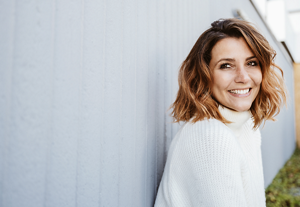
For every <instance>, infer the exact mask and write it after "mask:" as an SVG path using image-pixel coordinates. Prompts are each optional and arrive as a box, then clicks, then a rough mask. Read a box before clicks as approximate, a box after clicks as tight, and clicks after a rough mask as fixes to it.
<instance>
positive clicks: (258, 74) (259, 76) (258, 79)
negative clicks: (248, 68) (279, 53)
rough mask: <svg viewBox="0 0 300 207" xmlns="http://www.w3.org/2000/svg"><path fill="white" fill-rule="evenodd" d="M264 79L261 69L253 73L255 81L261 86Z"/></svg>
mask: <svg viewBox="0 0 300 207" xmlns="http://www.w3.org/2000/svg"><path fill="white" fill-rule="evenodd" d="M261 81H262V74H261V71H260V70H259V71H256V73H254V74H253V82H254V84H255V85H256V86H260V84H261Z"/></svg>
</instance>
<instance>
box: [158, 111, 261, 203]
mask: <svg viewBox="0 0 300 207" xmlns="http://www.w3.org/2000/svg"><path fill="white" fill-rule="evenodd" d="M219 110H220V112H221V114H222V115H223V116H224V118H226V119H227V120H228V121H231V122H232V123H230V124H224V123H222V122H221V121H219V120H216V119H208V120H203V121H198V122H196V123H194V124H193V123H191V122H187V123H185V124H184V125H183V126H182V127H181V129H180V130H179V131H178V133H177V134H176V136H175V138H174V139H173V141H172V143H171V146H170V149H169V153H168V158H167V162H166V166H165V170H164V174H163V177H162V180H161V183H160V186H159V190H158V193H157V197H156V201H155V207H265V206H266V202H265V190H264V179H263V168H262V158H261V136H260V132H259V129H257V130H256V131H255V130H253V129H252V128H253V125H254V124H253V120H252V119H251V113H250V111H246V112H235V111H232V110H229V109H227V108H223V107H221V106H220V107H219Z"/></svg>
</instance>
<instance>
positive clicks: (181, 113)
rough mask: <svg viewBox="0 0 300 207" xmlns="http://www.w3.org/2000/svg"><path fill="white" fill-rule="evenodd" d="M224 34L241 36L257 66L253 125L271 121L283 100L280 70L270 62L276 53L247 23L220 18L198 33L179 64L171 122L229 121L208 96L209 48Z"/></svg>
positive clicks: (223, 36) (284, 98) (210, 74)
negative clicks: (259, 77) (258, 82)
mask: <svg viewBox="0 0 300 207" xmlns="http://www.w3.org/2000/svg"><path fill="white" fill-rule="evenodd" d="M227 37H236V38H240V37H242V38H244V39H245V41H246V42H247V44H248V46H249V48H250V49H251V50H252V52H253V54H254V55H255V56H256V58H257V59H258V61H259V64H260V67H261V71H262V82H261V87H260V91H259V93H258V95H257V97H256V98H255V100H254V101H253V103H252V105H251V108H250V111H251V113H252V116H253V119H254V128H257V127H258V126H259V125H260V124H261V123H262V122H263V121H266V120H273V121H274V120H275V119H274V117H275V116H276V115H277V114H278V113H279V112H280V107H281V105H282V104H285V103H286V88H285V84H284V80H283V71H282V69H281V68H280V67H279V66H277V65H276V64H275V63H274V58H275V56H276V52H275V50H273V49H272V47H271V46H270V44H269V43H268V41H267V40H266V39H265V38H264V37H263V36H262V35H261V34H260V33H259V32H258V31H257V29H255V27H254V26H252V25H251V23H249V22H246V21H243V20H239V19H220V20H218V21H215V22H213V23H212V24H211V28H209V29H208V30H206V31H205V32H204V33H202V34H201V36H200V37H199V38H198V40H197V42H196V43H195V45H194V46H193V48H192V50H191V51H190V53H189V55H188V56H187V58H186V59H185V60H184V62H183V63H182V65H181V68H180V70H179V77H178V83H179V90H178V93H177V98H176V100H175V102H174V103H173V104H172V105H171V106H170V108H172V109H173V110H172V116H173V120H174V122H179V121H190V120H191V121H192V122H193V123H195V122H197V121H200V120H203V119H205V118H208V119H210V118H214V119H218V120H220V121H222V122H224V123H229V121H228V120H226V119H225V118H224V117H223V116H222V115H221V113H220V112H219V110H218V106H219V103H218V102H217V101H216V100H215V99H214V98H213V97H212V91H211V82H212V71H211V70H210V68H209V62H210V60H211V51H212V48H213V47H214V46H215V44H216V43H217V42H218V41H220V40H222V39H224V38H227Z"/></svg>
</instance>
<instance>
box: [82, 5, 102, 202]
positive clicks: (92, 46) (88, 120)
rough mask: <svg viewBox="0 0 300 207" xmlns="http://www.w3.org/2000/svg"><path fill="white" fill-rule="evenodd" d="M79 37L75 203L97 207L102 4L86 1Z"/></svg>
mask: <svg viewBox="0 0 300 207" xmlns="http://www.w3.org/2000/svg"><path fill="white" fill-rule="evenodd" d="M81 9H82V10H83V22H82V23H83V27H84V30H83V37H82V44H83V45H82V46H83V50H82V56H83V65H82V89H81V95H80V96H81V97H82V101H81V106H80V108H81V109H80V110H81V118H80V125H81V127H82V129H81V133H80V136H79V139H78V153H77V154H78V162H77V195H76V198H77V199H76V200H77V206H78V207H86V206H90V207H98V206H99V204H100V202H101V201H100V196H101V195H100V175H101V173H100V172H101V167H100V164H101V162H100V160H101V158H102V157H101V144H102V142H101V141H102V139H101V138H102V137H103V127H102V126H103V123H104V122H103V117H102V115H103V108H104V105H103V94H102V93H103V88H104V82H103V79H104V72H103V69H104V67H103V65H104V61H103V59H104V55H105V51H104V44H105V4H104V2H103V1H101V3H100V4H99V3H98V2H95V1H85V2H84V4H83V5H82V8H81Z"/></svg>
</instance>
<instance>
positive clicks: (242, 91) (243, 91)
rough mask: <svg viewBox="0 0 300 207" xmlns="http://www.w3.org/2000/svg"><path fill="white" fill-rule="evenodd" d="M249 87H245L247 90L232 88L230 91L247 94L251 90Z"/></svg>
mask: <svg viewBox="0 0 300 207" xmlns="http://www.w3.org/2000/svg"><path fill="white" fill-rule="evenodd" d="M249 90H250V89H249V88H248V89H245V90H230V91H229V92H230V93H235V94H246V93H248V92H249Z"/></svg>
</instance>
